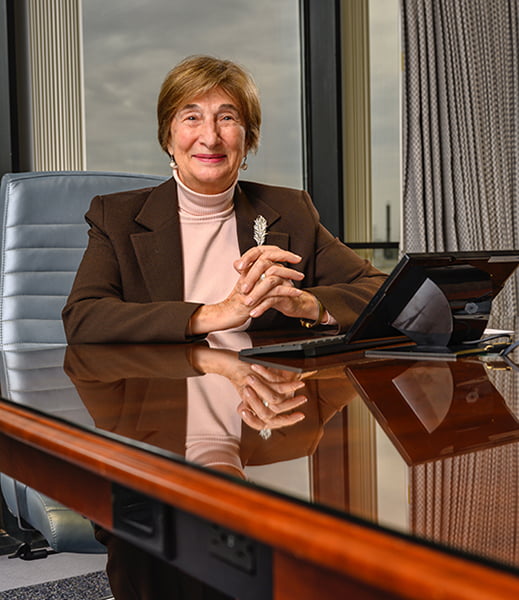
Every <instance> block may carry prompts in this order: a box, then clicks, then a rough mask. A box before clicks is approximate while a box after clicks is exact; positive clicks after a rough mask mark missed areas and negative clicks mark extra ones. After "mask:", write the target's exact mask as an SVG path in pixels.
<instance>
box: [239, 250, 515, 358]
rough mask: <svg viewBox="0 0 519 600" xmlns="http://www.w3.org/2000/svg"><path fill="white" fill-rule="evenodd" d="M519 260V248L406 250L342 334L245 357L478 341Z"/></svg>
mask: <svg viewBox="0 0 519 600" xmlns="http://www.w3.org/2000/svg"><path fill="white" fill-rule="evenodd" d="M518 264H519V251H513V250H510V251H503V250H496V251H471V252H445V253H443V252H442V253H431V254H429V253H427V254H405V255H404V256H403V257H402V258H401V260H400V262H399V263H398V265H397V266H396V267H395V268H394V270H393V272H392V273H391V275H390V276H389V277H388V278H387V279H386V281H385V282H384V284H383V285H382V287H381V288H380V289H379V290H378V292H377V293H376V294H375V296H374V297H373V298H372V299H371V301H370V302H369V304H368V305H367V306H366V308H365V309H364V311H363V312H362V313H361V315H360V316H359V317H358V319H357V320H356V321H355V323H354V324H353V325H352V327H351V328H350V329H349V330H348V331H347V332H346V333H343V334H339V335H328V336H327V335H322V334H321V335H318V336H314V337H311V338H307V339H304V340H296V341H289V342H283V343H279V344H269V345H265V346H256V347H255V348H247V349H244V350H242V351H241V352H240V355H241V356H255V355H257V354H277V353H280V352H283V353H287V352H288V353H297V354H302V355H304V356H319V355H324V354H333V353H337V352H348V351H352V350H356V349H363V348H368V347H374V346H384V345H388V344H391V343H395V342H397V341H400V342H402V341H404V340H406V339H407V338H410V339H412V340H413V341H415V342H417V343H418V344H422V345H425V346H433V347H443V346H445V347H447V346H450V345H452V344H460V343H462V342H464V341H468V340H477V339H479V338H480V337H481V336H482V334H483V332H484V330H485V327H486V324H487V322H488V318H489V316H490V309H491V305H492V300H493V299H494V298H495V296H496V295H497V294H498V293H499V292H500V291H501V289H502V287H503V285H504V283H505V281H506V280H507V279H508V277H509V276H510V275H511V274H512V273H513V272H514V270H515V269H516V267H517V266H518Z"/></svg>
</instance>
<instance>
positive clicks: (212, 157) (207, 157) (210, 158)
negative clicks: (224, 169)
mask: <svg viewBox="0 0 519 600" xmlns="http://www.w3.org/2000/svg"><path fill="white" fill-rule="evenodd" d="M194 158H196V159H198V160H201V161H204V162H220V161H221V160H223V159H224V158H225V154H195V155H194Z"/></svg>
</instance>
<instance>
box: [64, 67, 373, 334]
mask: <svg viewBox="0 0 519 600" xmlns="http://www.w3.org/2000/svg"><path fill="white" fill-rule="evenodd" d="M260 122H261V110H260V103H259V97H258V93H257V90H256V88H255V86H254V83H253V81H252V79H251V78H250V76H249V75H248V74H247V73H246V72H245V71H244V70H243V69H242V68H241V67H239V66H237V65H236V64H234V63H232V62H230V61H224V60H219V59H215V58H212V57H206V56H199V57H191V58H188V59H186V60H184V61H183V62H181V63H180V64H179V65H177V66H176V67H175V68H174V69H173V70H172V71H171V72H170V73H169V74H168V76H167V77H166V79H165V81H164V83H163V86H162V89H161V91H160V95H159V101H158V123H159V125H158V136H159V141H160V144H161V146H162V148H163V150H164V151H166V152H167V153H168V154H169V155H170V157H171V163H170V164H171V166H172V168H173V177H172V178H171V179H169V180H168V181H166V182H165V183H163V184H162V185H159V186H158V187H156V188H151V189H144V190H136V191H132V192H123V193H119V194H112V195H109V196H104V197H97V198H95V199H94V200H93V201H92V204H91V207H90V209H89V211H88V213H87V215H86V218H87V221H88V223H89V224H90V230H89V243H88V247H87V250H86V252H85V255H84V257H83V261H82V263H81V265H80V267H79V270H78V273H77V277H76V280H75V283H74V285H73V288H72V291H71V294H70V297H69V299H68V302H67V305H66V307H65V309H64V311H63V320H64V324H65V330H66V334H67V338H68V341H69V342H70V343H83V342H86V343H105V342H108V343H109V342H116V343H120V342H175V341H184V340H186V339H189V338H190V337H191V336H195V335H205V334H207V333H209V332H212V331H220V330H229V329H247V328H253V329H254V328H256V329H257V328H261V329H272V328H274V327H283V328H286V327H294V326H295V327H301V324H303V325H304V326H305V327H314V326H318V325H330V326H333V328H334V330H335V331H343V330H345V329H347V328H348V327H349V326H350V325H351V324H352V323H353V321H354V320H355V319H356V317H357V316H358V315H359V313H360V312H361V311H362V309H363V308H364V306H365V305H366V304H367V302H368V301H369V299H370V298H371V297H372V295H373V294H374V292H375V291H376V290H377V289H378V287H379V286H380V284H381V283H382V281H383V279H384V277H385V276H384V275H383V274H382V273H381V272H380V271H377V270H376V269H375V268H374V267H373V266H372V265H371V264H370V263H369V262H368V261H366V260H363V259H361V258H360V257H359V256H357V255H356V254H355V253H354V252H353V251H352V250H350V249H349V248H347V247H346V246H345V245H344V244H342V243H341V242H340V241H339V240H338V239H336V238H334V237H333V236H332V235H331V234H330V233H329V232H328V231H327V230H326V229H325V228H324V227H323V226H322V225H321V224H320V223H319V218H318V215H317V211H316V210H315V208H314V206H313V205H312V202H311V200H310V198H309V196H308V194H307V193H306V192H304V191H300V190H292V189H288V188H281V187H274V186H268V185H263V184H259V183H252V182H244V181H240V182H238V174H239V171H240V167H241V168H242V169H245V168H246V166H247V154H248V153H249V152H254V151H256V149H257V147H258V142H259V131H260ZM270 309H272V310H270Z"/></svg>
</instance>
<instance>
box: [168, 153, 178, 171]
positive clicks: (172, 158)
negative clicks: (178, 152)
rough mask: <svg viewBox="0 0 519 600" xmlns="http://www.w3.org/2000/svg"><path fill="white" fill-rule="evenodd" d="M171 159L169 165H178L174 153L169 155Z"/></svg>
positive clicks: (173, 166)
mask: <svg viewBox="0 0 519 600" xmlns="http://www.w3.org/2000/svg"><path fill="white" fill-rule="evenodd" d="M169 158H170V161H169V166H170V167H171V168H172V169H174V168H175V167H176V166H177V163H176V162H175V157H174V156H173V154H170V155H169Z"/></svg>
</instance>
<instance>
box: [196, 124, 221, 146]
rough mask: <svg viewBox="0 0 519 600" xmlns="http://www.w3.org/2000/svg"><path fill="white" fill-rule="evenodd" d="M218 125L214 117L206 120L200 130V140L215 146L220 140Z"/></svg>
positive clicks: (207, 144)
mask: <svg viewBox="0 0 519 600" xmlns="http://www.w3.org/2000/svg"><path fill="white" fill-rule="evenodd" d="M218 138H219V133H218V126H217V124H216V123H215V122H214V121H213V120H212V119H207V120H205V121H204V123H203V126H202V130H201V132H200V140H201V142H202V143H204V144H205V145H206V146H214V145H215V144H216V143H217V142H218Z"/></svg>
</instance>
